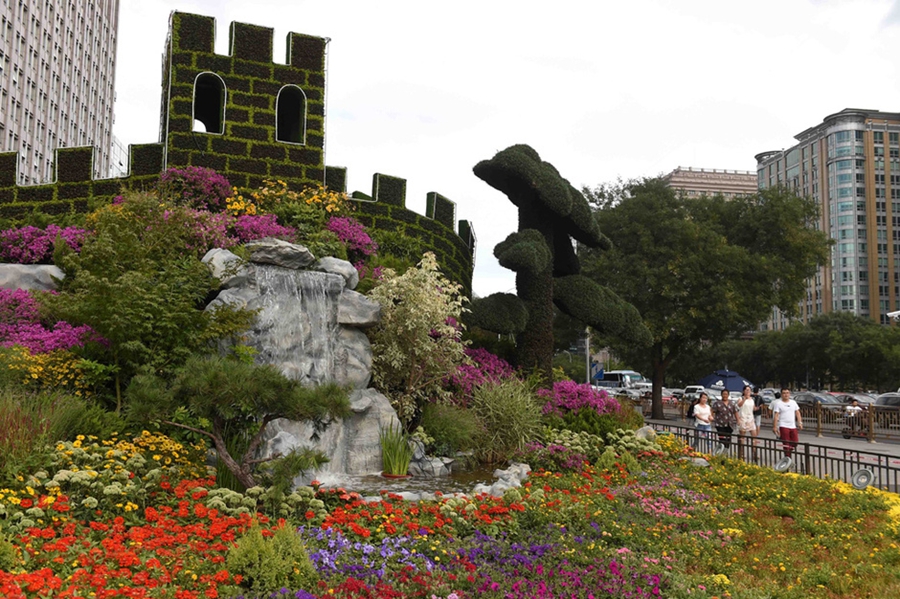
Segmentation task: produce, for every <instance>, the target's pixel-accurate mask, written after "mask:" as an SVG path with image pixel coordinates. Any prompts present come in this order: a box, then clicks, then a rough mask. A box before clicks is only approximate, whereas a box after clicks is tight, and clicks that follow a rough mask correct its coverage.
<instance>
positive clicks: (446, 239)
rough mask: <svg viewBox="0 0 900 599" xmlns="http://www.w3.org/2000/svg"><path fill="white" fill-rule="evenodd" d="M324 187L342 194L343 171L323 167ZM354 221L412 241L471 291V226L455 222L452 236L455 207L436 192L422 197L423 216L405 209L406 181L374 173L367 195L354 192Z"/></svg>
mask: <svg viewBox="0 0 900 599" xmlns="http://www.w3.org/2000/svg"><path fill="white" fill-rule="evenodd" d="M325 173H326V181H327V182H328V187H329V188H331V189H334V190H337V191H343V192H346V191H347V189H346V174H347V173H346V170H345V169H343V168H341V167H331V166H329V167H327V168H326V170H325ZM350 197H351V198H353V199H355V200H357V202H356V209H357V213H356V215H355V217H356V219H357V220H359V221H360V222H361V223H363V224H364V225H366V226H367V227H371V228H374V229H381V230H384V231H396V232H398V233H401V234H403V235H406V236H407V237H414V238H416V239H418V240H420V241H421V242H422V244H423V245H425V246H426V247H428V248H431V249H432V250H433V251H434V253H435V256H436V257H437V261H438V264H439V265H440V267H441V270H442V271H443V272H444V274H445V275H447V277H448V278H450V279H451V280H453V281H456V282H458V283H460V284H462V285H463V287H464V288H465V290H466V293H468V294H470V295H471V291H472V269H473V268H474V260H475V233H474V231H473V229H472V225H471V223H469V222H468V221H465V220H461V221H459V233H458V234H457V233H455V232H454V230H453V229H454V225H455V224H456V223H455V222H454V221H455V219H456V204H455V203H454V202H452V201H451V200H449V199H447V198H445V197H444V196H442V195H441V194H439V193H437V192H434V191H432V192H430V193H429V194H428V195H427V196H426V210H425V215H424V216H423V215H421V214H418V213H417V212H413V211H412V210H409V209H408V208H407V207H406V180H405V179H401V178H399V177H392V176H390V175H382V174H380V173H375V175H374V176H373V177H372V193H371V195H369V194H366V193H362V192H359V191H355V192H353V193H352V194H351V196H350Z"/></svg>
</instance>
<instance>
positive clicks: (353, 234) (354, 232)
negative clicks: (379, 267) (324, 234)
mask: <svg viewBox="0 0 900 599" xmlns="http://www.w3.org/2000/svg"><path fill="white" fill-rule="evenodd" d="M325 228H326V229H328V230H329V231H331V232H332V233H334V234H335V235H337V237H338V239H340V240H341V242H342V243H344V244H345V245H346V246H347V253H348V254H350V255H351V256H354V255H355V256H360V257H365V258H368V257H369V256H373V255H374V254H375V252H377V251H378V244H377V243H375V241H374V240H373V239H372V238H371V237H369V234H368V233H367V232H366V228H365V227H364V226H363V224H362V223H360V222H359V221H358V220H356V219H355V218H353V217H351V216H332V217H331V218H330V219H328V223H327V224H326V225H325Z"/></svg>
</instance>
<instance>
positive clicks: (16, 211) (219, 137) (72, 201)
mask: <svg viewBox="0 0 900 599" xmlns="http://www.w3.org/2000/svg"><path fill="white" fill-rule="evenodd" d="M215 29H216V21H215V19H214V18H212V17H206V16H201V15H194V14H188V13H181V12H173V13H172V14H171V16H170V19H169V35H168V38H167V40H166V48H165V61H164V67H163V78H162V98H161V109H160V143H157V144H145V145H133V146H131V148H130V158H129V175H128V176H126V177H123V178H115V179H98V180H93V179H92V177H91V164H92V161H93V148H90V147H80V148H61V149H59V150H57V153H56V161H55V164H56V167H55V169H56V170H55V173H54V176H55V178H54V180H55V182H54V183H49V184H46V185H35V186H27V187H20V186H18V185H16V181H17V174H18V173H17V164H18V160H19V158H18V154H17V153H15V152H12V153H2V154H0V218H4V219H8V220H12V221H20V222H23V223H24V222H27V221H28V217H29V215H30V214H32V213H33V212H42V213H44V214H49V215H59V214H70V213H77V212H83V211H85V210H87V208H88V206H89V205H91V204H92V203H93V204H96V203H99V202H102V201H104V200H106V201H108V200H111V199H112V198H113V197H115V196H116V195H118V194H119V193H120V192H121V190H122V189H123V188H126V189H144V188H148V187H151V186H153V185H154V184H155V183H156V181H157V178H158V177H159V174H160V173H161V172H162V171H164V170H165V169H166V168H169V167H185V166H203V167H208V168H212V169H214V170H216V171H217V172H219V173H221V174H223V175H224V176H225V177H226V178H227V179H228V180H229V181H230V182H231V184H232V185H234V186H236V187H244V188H257V187H260V186H261V185H262V184H263V181H264V180H265V179H278V180H282V181H284V182H286V183H287V184H288V186H290V187H291V188H292V189H300V188H302V187H305V186H308V185H321V184H327V185H328V187H330V188H332V189H339V190H342V191H345V190H346V183H345V182H346V172H345V170H344V169H342V168H328V169H327V170H326V168H325V162H324V160H325V158H324V132H325V104H324V98H325V50H326V43H327V40H326V39H325V38H321V37H314V36H309V35H302V34H298V33H290V34H288V36H287V45H286V48H287V52H286V57H285V60H286V64H276V63H274V62H273V60H272V59H273V49H272V48H273V30H272V29H270V28H267V27H259V26H256V25H248V24H246V23H237V22H233V23H231V27H230V29H229V54H228V55H227V56H223V55H219V54H216V53H215V52H214V46H215ZM203 73H213V74H215V75H216V76H218V77H219V78H221V81H222V83H224V86H225V103H224V132H223V133H221V134H219V133H206V132H195V131H192V129H193V124H194V104H193V103H194V87H195V81H196V79H197V77H198V75H201V74H203ZM286 85H294V86H297V87H299V88H300V89H301V90H302V91H303V94H304V95H305V98H306V127H305V138H304V139H303V140H302V142H303V143H290V142H282V141H277V140H276V116H277V115H276V108H277V107H276V101H277V98H278V93H279V90H281V89H282V87H284V86H286ZM354 195H361V196H363V199H365V200H371V201H361V202H359V207H360V220H361V221H362V222H363V223H364V224H366V225H367V226H371V227H375V228H383V229H386V230H391V231H399V232H401V233H402V234H404V235H408V236H411V237H415V238H417V239H419V240H421V241H422V242H423V244H424V245H425V246H426V247H429V248H433V249H434V251H435V253H436V255H437V258H438V261H439V263H440V264H441V265H442V268H443V269H444V271H445V273H446V274H447V275H448V276H449V277H451V278H453V279H454V280H455V281H458V282H459V283H461V284H463V285H464V286H465V288H466V289H467V290H469V289H470V288H471V283H472V268H473V260H474V252H475V236H474V233H473V232H472V227H471V225H470V224H469V223H467V222H466V221H460V223H459V230H460V234H459V235H457V233H455V232H454V224H455V223H454V220H455V217H456V206H455V204H454V203H453V202H452V201H450V200H448V199H447V198H445V197H444V196H442V195H440V194H438V193H435V192H432V193H429V194H428V199H427V203H428V209H427V212H426V215H425V216H422V215H419V214H416V213H415V212H412V211H410V210H408V209H407V208H406V181H405V180H404V179H400V178H397V177H390V176H387V175H380V174H376V175H375V176H374V179H373V185H372V195H371V196H368V195H367V194H354Z"/></svg>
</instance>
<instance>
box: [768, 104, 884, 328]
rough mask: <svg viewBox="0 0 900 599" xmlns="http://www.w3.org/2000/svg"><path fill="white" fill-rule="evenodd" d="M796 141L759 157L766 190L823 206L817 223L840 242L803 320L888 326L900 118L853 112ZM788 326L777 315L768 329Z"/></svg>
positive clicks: (812, 285)
mask: <svg viewBox="0 0 900 599" xmlns="http://www.w3.org/2000/svg"><path fill="white" fill-rule="evenodd" d="M795 139H796V140H797V142H798V143H797V144H796V145H794V146H792V147H791V148H788V149H787V150H781V151H777V152H763V153H761V154H758V155H757V156H756V160H757V177H758V184H759V187H760V188H765V187H771V186H775V185H786V186H788V187H790V188H792V189H794V190H796V191H797V192H798V193H800V194H802V195H805V196H808V197H812V198H813V199H814V200H815V201H816V203H817V204H818V205H819V209H820V215H819V219H818V222H815V223H811V224H812V226H815V227H817V228H818V229H820V230H822V231H825V232H827V233H828V235H829V237H831V239H833V240H834V246H833V247H832V249H831V258H830V261H829V262H828V263H827V264H824V265H822V266H821V267H820V268H819V270H818V272H817V274H816V276H815V277H814V278H813V279H810V281H809V285H808V288H807V294H806V300H805V301H804V302H801V305H800V318H801V319H802V320H803V321H807V320H808V319H809V318H810V317H811V316H815V315H817V314H822V313H827V312H831V311H843V312H852V313H854V314H857V315H859V316H865V317H868V318H872V319H874V320H876V321H878V322H880V323H882V324H887V323H888V317H887V316H886V315H887V313H888V312H891V311H894V310H897V309H898V298H900V113H894V112H880V111H877V110H862V109H855V108H847V109H845V110H842V111H841V112H838V113H836V114H833V115H830V116H828V117H825V119H824V120H823V121H822V123H821V124H819V125H816V126H814V127H810V128H809V129H806V130H805V131H803V132H802V133H800V134H798V135H797V136H796V137H795ZM772 235H773V236H774V235H778V232H777V231H772ZM787 324H789V323H788V320H787V319H786V318H785V317H784V315H783V314H781V313H780V312H778V311H777V310H776V311H775V312H774V313H773V314H772V318H771V319H770V320H769V321H768V322H767V323H766V324H764V325H763V327H762V328H763V329H776V330H780V329H783V328H784V327H785V326H787Z"/></svg>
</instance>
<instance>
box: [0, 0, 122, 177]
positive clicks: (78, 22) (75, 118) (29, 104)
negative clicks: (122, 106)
mask: <svg viewBox="0 0 900 599" xmlns="http://www.w3.org/2000/svg"><path fill="white" fill-rule="evenodd" d="M0 2H2V11H0V15H2V19H3V20H2V24H0V25H2V28H0V151H2V152H16V151H17V152H19V183H20V184H21V185H31V184H37V183H42V182H49V181H51V180H52V178H53V161H54V150H55V149H56V148H57V147H73V146H93V147H94V148H95V151H94V176H95V177H106V176H109V175H110V173H111V170H110V155H111V150H112V128H113V103H114V101H115V66H116V39H117V28H118V22H119V0H0Z"/></svg>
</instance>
